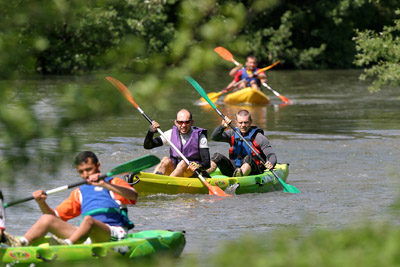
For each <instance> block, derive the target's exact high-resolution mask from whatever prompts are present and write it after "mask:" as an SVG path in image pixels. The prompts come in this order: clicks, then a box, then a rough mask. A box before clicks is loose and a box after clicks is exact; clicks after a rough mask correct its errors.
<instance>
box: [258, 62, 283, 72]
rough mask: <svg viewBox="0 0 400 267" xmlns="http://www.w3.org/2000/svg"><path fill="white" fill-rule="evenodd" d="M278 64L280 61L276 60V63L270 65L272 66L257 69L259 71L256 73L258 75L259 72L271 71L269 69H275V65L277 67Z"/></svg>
mask: <svg viewBox="0 0 400 267" xmlns="http://www.w3.org/2000/svg"><path fill="white" fill-rule="evenodd" d="M279 62H281V61H280V60H278V61H277V62H275V63H274V64H272V65H269V66H268V67H265V68H262V69H259V70H258V71H257V73H260V72H263V71H266V70H269V69H271V68H273V67H275V66H276V65H278V63H279Z"/></svg>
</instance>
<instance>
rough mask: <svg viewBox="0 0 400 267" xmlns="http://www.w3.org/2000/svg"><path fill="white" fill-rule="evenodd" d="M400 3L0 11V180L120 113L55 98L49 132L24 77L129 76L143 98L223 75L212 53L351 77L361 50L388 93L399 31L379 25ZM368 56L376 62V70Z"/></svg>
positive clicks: (91, 96)
mask: <svg viewBox="0 0 400 267" xmlns="http://www.w3.org/2000/svg"><path fill="white" fill-rule="evenodd" d="M397 3H398V1H397V0H380V1H373V0H356V1H354V0H334V1H331V0H321V1H295V0H285V1H284V0H268V1H266V0H251V1H241V0H203V1H196V0H147V1H139V0H124V1H120V0H91V1H79V0H54V1H40V0H29V1H27V0H21V1H6V0H0V16H1V18H2V23H1V24H0V27H1V28H0V58H1V64H0V77H2V81H1V83H0V86H1V90H0V144H1V154H0V175H1V176H2V177H11V176H10V175H9V174H11V173H12V171H13V170H16V169H20V167H21V166H24V167H26V166H28V164H29V163H30V162H31V161H32V160H33V159H35V160H37V161H49V158H50V159H51V160H52V161H55V160H62V157H60V156H59V155H62V156H69V153H70V152H74V151H75V150H76V149H77V147H78V143H77V140H76V139H75V138H74V137H73V136H72V135H71V134H70V133H69V131H68V129H69V127H71V125H73V124H74V123H79V122H82V121H90V120H93V119H96V118H97V117H99V116H100V115H106V114H117V113H118V112H120V109H121V108H120V107H119V106H118V103H116V102H115V101H111V100H110V101H104V100H105V99H112V97H110V94H111V92H110V91H107V90H103V91H102V93H101V94H99V93H98V92H97V90H95V88H84V89H83V88H78V87H77V86H74V85H71V86H67V87H65V88H55V90H56V91H57V92H58V93H59V97H58V98H57V99H53V101H52V103H51V104H52V108H53V109H54V110H55V111H56V112H62V115H59V116H55V117H56V118H57V119H56V120H49V119H48V118H46V117H45V116H43V115H42V114H39V112H38V110H37V109H36V108H35V105H36V101H37V99H34V98H31V97H24V95H29V94H19V92H20V91H22V90H28V89H25V86H24V77H26V76H27V75H32V74H80V73H87V72H89V71H93V70H102V69H104V70H107V71H109V72H113V71H119V70H128V71H130V72H131V73H135V74H136V75H140V79H138V80H137V81H134V82H133V84H132V85H131V86H132V87H133V88H135V90H136V91H137V92H141V94H140V95H139V97H146V95H153V94H155V93H160V94H162V93H163V92H166V91H171V90H173V88H177V87H178V85H179V84H180V83H181V82H182V77H183V76H184V75H193V74H195V73H199V72H202V71H204V70H209V69H212V68H215V66H216V65H218V64H229V63H228V62H225V61H222V60H221V59H220V58H218V56H217V55H216V54H215V53H214V52H213V48H215V47H216V46H224V47H227V48H228V49H229V50H231V51H232V52H233V53H234V54H235V58H237V60H238V61H240V62H243V61H244V57H245V56H246V55H247V54H249V53H253V54H255V55H256V56H257V57H258V58H259V60H260V61H261V64H262V65H269V64H271V63H272V62H275V61H276V60H278V59H279V60H280V61H281V64H280V65H279V67H281V68H348V67H352V66H353V65H352V64H353V63H352V62H353V61H354V55H355V53H356V44H357V50H358V52H359V53H360V54H359V55H358V56H357V59H356V61H355V63H356V64H357V65H359V66H361V65H366V64H375V62H376V63H378V65H377V67H372V68H371V69H370V70H369V71H368V72H367V75H379V76H380V77H381V79H382V80H383V81H384V82H387V81H389V80H390V81H392V82H394V81H398V80H399V79H398V78H397V77H398V75H399V72H398V69H397V67H398V64H397V63H398V21H395V25H394V26H387V27H385V28H384V25H391V24H392V21H393V19H394V18H395V12H394V7H396V6H397ZM355 29H357V32H355ZM375 32H382V33H383V34H384V37H385V38H382V40H381V41H385V43H382V44H379V43H378V42H377V41H378V39H379V38H377V36H376V34H375ZM356 34H357V35H356ZM354 36H356V37H355V38H356V39H355V40H356V43H355V42H354V41H353V40H352V38H354ZM391 43H392V44H393V46H390V45H389V46H388V47H387V44H391ZM375 44H376V45H375ZM386 47H387V48H386ZM375 50H376V51H380V52H379V53H376V55H374V56H375V58H373V57H372V54H371V53H372V52H371V51H375ZM362 55H365V57H364V56H362ZM368 58H369V59H368ZM383 70H384V71H383ZM396 78H397V79H396ZM377 83H378V84H375V85H379V86H380V85H381V84H382V82H381V80H378V81H377ZM28 88H29V87H28ZM110 90H112V88H111V89H110ZM36 93H37V92H36ZM32 95H36V97H40V94H32ZM157 101H159V102H162V101H163V100H162V98H160V99H159V100H157ZM100 103H107V104H106V105H104V104H100ZM160 104H161V103H160ZM44 138H46V140H49V139H51V140H54V146H53V147H52V148H51V149H50V151H49V148H48V147H46V148H45V147H43V142H41V140H43V139H44ZM36 165H37V164H36V162H35V164H34V166H36ZM52 168H53V169H56V168H57V164H54V166H52Z"/></svg>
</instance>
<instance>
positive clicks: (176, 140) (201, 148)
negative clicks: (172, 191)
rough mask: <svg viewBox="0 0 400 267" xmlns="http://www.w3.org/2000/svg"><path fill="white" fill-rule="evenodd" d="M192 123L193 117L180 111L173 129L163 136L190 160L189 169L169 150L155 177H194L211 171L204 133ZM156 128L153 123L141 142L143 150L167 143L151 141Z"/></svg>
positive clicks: (157, 125) (176, 154) (160, 137)
mask: <svg viewBox="0 0 400 267" xmlns="http://www.w3.org/2000/svg"><path fill="white" fill-rule="evenodd" d="M193 123H194V120H193V118H192V113H191V112H190V111H189V110H187V109H181V110H179V111H178V112H177V114H176V119H175V121H174V126H173V127H172V129H170V130H168V131H166V132H165V133H164V135H165V136H166V137H167V138H168V139H169V140H170V141H171V142H172V143H173V144H174V145H175V146H176V147H177V148H178V149H179V150H180V151H181V152H182V154H183V155H184V156H185V157H186V158H187V159H188V160H189V165H188V164H187V163H186V162H185V161H184V160H182V158H181V157H180V156H179V154H178V153H177V152H176V151H175V149H174V148H172V147H171V148H170V156H169V157H164V158H163V159H162V160H161V162H160V164H159V165H158V166H157V167H156V168H155V170H154V173H156V174H162V175H169V176H175V177H197V175H196V173H195V171H196V170H198V171H200V172H203V173H204V171H205V170H207V169H208V168H209V167H210V152H209V148H208V141H207V130H206V129H203V128H199V127H196V126H193ZM159 127H160V124H158V122H156V121H153V122H152V124H151V126H150V128H149V130H148V132H147V135H146V137H145V140H144V145H143V146H144V148H145V149H152V148H155V147H159V146H162V145H164V144H166V143H168V141H167V139H165V138H164V137H163V136H159V137H156V138H153V136H154V133H155V132H156V131H157V128H159Z"/></svg>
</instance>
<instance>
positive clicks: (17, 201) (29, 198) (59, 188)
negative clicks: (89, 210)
mask: <svg viewBox="0 0 400 267" xmlns="http://www.w3.org/2000/svg"><path fill="white" fill-rule="evenodd" d="M106 177H107V174H102V175H100V176H99V179H104V178H106ZM86 183H87V182H86V181H81V182H76V183H74V184H69V185H63V186H60V187H57V188H54V189H50V190H47V191H46V192H44V194H45V195H51V194H55V193H58V192H62V191H65V190H67V189H70V188H74V187H77V186H80V185H84V184H86ZM33 199H34V198H33V197H32V196H30V197H26V198H22V199H19V200H15V201H11V202H9V203H3V207H4V208H8V207H10V206H14V205H16V204H19V203H23V202H27V201H30V200H33Z"/></svg>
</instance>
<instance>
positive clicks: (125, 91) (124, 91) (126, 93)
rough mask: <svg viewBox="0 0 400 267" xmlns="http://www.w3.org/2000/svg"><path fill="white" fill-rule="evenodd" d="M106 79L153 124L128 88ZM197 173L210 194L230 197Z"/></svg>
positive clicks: (180, 154) (110, 78) (158, 129)
mask: <svg viewBox="0 0 400 267" xmlns="http://www.w3.org/2000/svg"><path fill="white" fill-rule="evenodd" d="M106 79H107V80H108V81H109V82H110V83H112V84H113V85H114V86H115V87H116V88H117V89H118V90H119V91H120V92H121V94H122V95H123V96H125V98H126V99H127V100H128V101H129V102H130V103H131V104H132V105H133V106H134V107H135V108H136V109H137V110H138V111H139V112H140V113H141V114H142V115H143V117H145V119H146V120H147V121H148V122H149V123H150V124H152V122H153V120H152V119H150V117H149V116H147V115H146V114H145V113H144V111H143V110H142V109H141V108H140V107H139V105H138V104H136V102H135V101H134V100H133V97H132V94H131V93H130V92H129V90H128V88H126V86H125V85H124V84H123V83H122V82H120V81H118V80H116V79H114V78H112V77H106ZM157 131H158V132H159V134H160V135H162V136H163V137H164V138H165V140H167V141H168V143H169V144H170V146H171V147H172V148H173V149H175V151H176V152H177V153H178V154H179V156H180V157H181V158H182V159H183V160H184V161H185V162H186V164H187V165H189V164H190V163H189V160H188V159H187V158H186V157H185V156H184V155H183V154H182V152H181V151H180V150H179V149H178V148H177V147H176V146H175V145H174V144H173V143H172V142H171V140H169V139H168V138H167V137H166V136H165V134H164V133H163V131H161V129H160V128H157ZM195 173H196V174H197V176H198V177H199V179H200V181H201V182H202V183H203V184H204V185H205V186H206V187H207V188H208V190H209V194H210V195H216V196H230V195H228V194H226V193H225V192H224V191H223V190H222V189H221V188H219V187H218V186H211V185H210V184H209V183H208V182H207V181H206V179H204V177H203V176H202V175H201V173H200V172H199V171H197V170H196V171H195Z"/></svg>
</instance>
